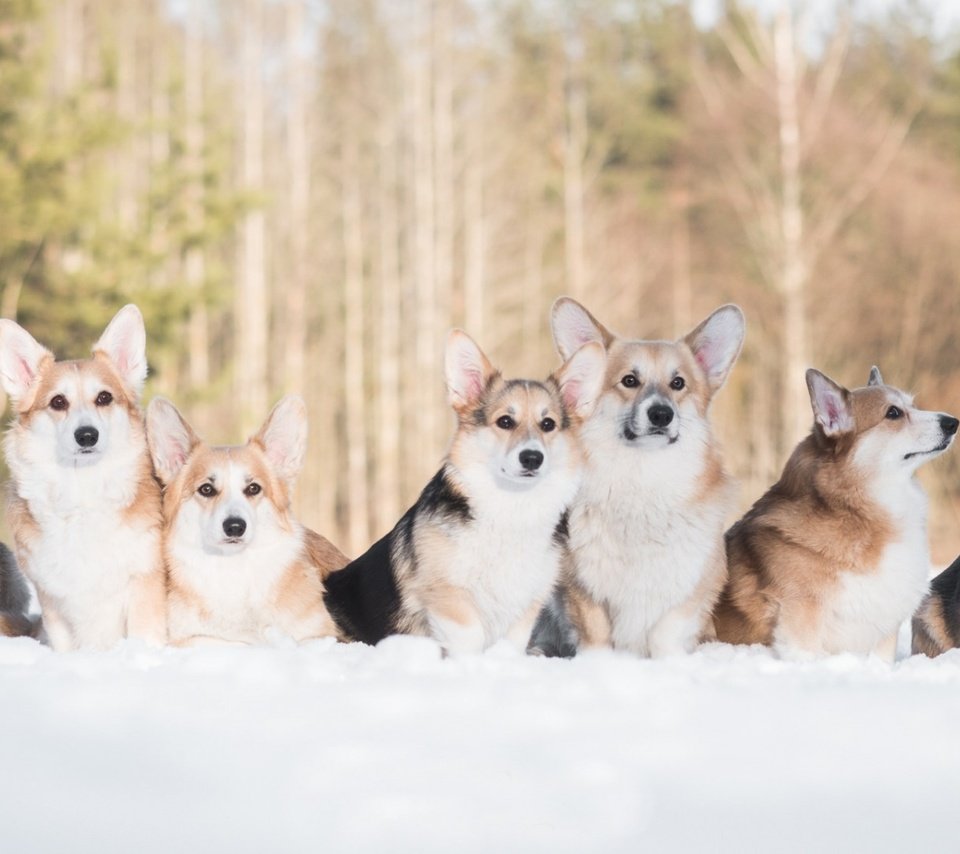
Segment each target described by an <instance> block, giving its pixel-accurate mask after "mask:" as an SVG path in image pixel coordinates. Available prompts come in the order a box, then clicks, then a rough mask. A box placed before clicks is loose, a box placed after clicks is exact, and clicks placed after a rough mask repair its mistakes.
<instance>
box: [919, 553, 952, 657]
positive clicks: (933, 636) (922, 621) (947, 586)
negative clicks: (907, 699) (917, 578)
mask: <svg viewBox="0 0 960 854" xmlns="http://www.w3.org/2000/svg"><path fill="white" fill-rule="evenodd" d="M958 646H960V557H958V558H957V559H956V560H955V561H954V562H953V563H952V564H950V566H948V567H947V568H946V569H945V570H944V571H943V572H941V573H940V574H939V575H938V576H937V577H936V578H934V579H933V581H931V582H930V592H929V593H928V594H927V596H926V598H924V600H923V601H922V602H921V603H920V607H919V608H918V609H917V612H916V614H914V615H913V643H912V652H913V654H914V655H918V654H922V655H926V656H929V657H930V658H936V657H937V656H938V655H940V654H942V653H944V652H946V651H947V650H948V649H954V648H955V647H958Z"/></svg>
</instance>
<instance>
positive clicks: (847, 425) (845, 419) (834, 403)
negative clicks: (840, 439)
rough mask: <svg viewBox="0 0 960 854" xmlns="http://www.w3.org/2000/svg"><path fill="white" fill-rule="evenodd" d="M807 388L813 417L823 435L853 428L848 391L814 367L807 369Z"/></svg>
mask: <svg viewBox="0 0 960 854" xmlns="http://www.w3.org/2000/svg"><path fill="white" fill-rule="evenodd" d="M807 390H808V391H809V392H810V405H811V406H812V407H813V418H814V420H815V421H816V423H817V424H818V425H819V426H820V429H821V430H823V432H824V435H826V436H830V437H831V438H832V437H834V436H839V435H841V434H842V433H849V432H850V431H851V430H853V428H854V426H855V425H854V421H853V413H852V412H851V410H850V392H849V391H847V390H846V389H845V388H844V387H843V386H841V385H837V384H836V383H835V382H834V381H833V380H832V379H830V377H828V376H827V375H826V374H822V373H820V371H817V370H815V369H814V368H809V369H808V370H807Z"/></svg>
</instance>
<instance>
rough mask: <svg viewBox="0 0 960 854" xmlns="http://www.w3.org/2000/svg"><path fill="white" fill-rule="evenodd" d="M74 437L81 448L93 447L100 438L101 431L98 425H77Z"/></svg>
mask: <svg viewBox="0 0 960 854" xmlns="http://www.w3.org/2000/svg"><path fill="white" fill-rule="evenodd" d="M73 438H74V439H76V440H77V444H78V445H79V446H80V447H81V448H92V447H93V446H94V445H96V444H97V440H98V439H99V438H100V431H99V430H97V428H96V427H77V429H76V430H74V431H73Z"/></svg>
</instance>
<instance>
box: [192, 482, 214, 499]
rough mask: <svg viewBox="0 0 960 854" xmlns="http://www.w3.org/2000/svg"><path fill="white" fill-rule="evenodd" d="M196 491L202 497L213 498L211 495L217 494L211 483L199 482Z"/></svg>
mask: <svg viewBox="0 0 960 854" xmlns="http://www.w3.org/2000/svg"><path fill="white" fill-rule="evenodd" d="M197 492H199V493H200V494H201V495H202V496H203V497H204V498H213V496H214V495H216V494H217V490H216V489H214V488H213V484H212V483H201V484H200V488H199V489H198V490H197Z"/></svg>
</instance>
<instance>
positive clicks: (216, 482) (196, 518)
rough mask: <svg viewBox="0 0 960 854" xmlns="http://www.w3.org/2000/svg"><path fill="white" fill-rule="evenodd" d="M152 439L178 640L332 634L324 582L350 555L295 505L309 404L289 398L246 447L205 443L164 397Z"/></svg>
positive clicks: (156, 404)
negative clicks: (296, 512) (296, 513)
mask: <svg viewBox="0 0 960 854" xmlns="http://www.w3.org/2000/svg"><path fill="white" fill-rule="evenodd" d="M147 433H148V437H149V442H150V450H151V453H152V454H153V461H154V465H155V467H156V472H157V476H158V477H159V478H160V480H161V481H162V482H163V484H164V491H163V512H164V518H165V527H164V537H163V544H164V554H165V556H166V561H167V569H168V572H169V603H168V604H169V625H170V641H171V643H173V644H176V645H180V646H187V645H191V646H192V645H198V644H203V643H208V642H214V643H216V642H220V643H248V644H254V643H262V642H264V641H266V640H271V639H274V638H276V639H279V638H282V637H287V638H292V639H293V640H296V641H304V640H308V639H311V638H319V637H332V636H335V634H336V629H335V627H334V624H333V621H332V620H331V619H330V615H329V614H328V613H327V609H326V608H325V607H324V604H323V589H324V588H323V583H324V579H325V578H326V576H327V574H328V573H329V572H330V571H331V570H333V569H337V568H339V567H341V566H343V565H344V564H345V563H346V562H347V559H346V558H345V557H344V556H343V555H342V554H341V553H340V551H339V550H338V549H337V548H336V547H335V546H334V545H332V544H331V543H330V542H328V541H327V540H326V539H324V538H323V537H321V536H320V535H319V534H317V533H314V532H313V531H311V530H309V529H308V528H305V527H304V526H303V525H301V524H300V523H299V522H298V521H297V520H296V519H295V518H294V517H293V515H292V513H291V509H290V497H291V491H292V490H293V487H294V483H295V481H296V478H297V475H298V474H299V473H300V469H301V467H302V465H303V457H304V453H305V451H306V442H307V410H306V406H305V404H304V402H303V400H302V398H300V397H297V396H294V395H290V396H288V397H285V398H283V399H282V400H281V401H280V402H279V403H278V404H277V405H276V406H275V407H274V409H273V411H272V412H271V413H270V416H269V417H268V418H267V420H266V422H265V423H264V424H263V426H262V427H261V428H260V430H259V432H258V433H257V434H256V435H255V436H253V437H252V438H251V439H250V440H249V441H248V442H247V443H246V444H245V445H240V446H236V447H211V446H209V445H207V444H206V443H204V442H203V441H201V440H200V439H199V438H198V437H197V435H196V433H194V431H193V430H192V428H191V427H190V425H189V424H187V422H186V421H185V420H184V418H183V416H181V415H180V413H179V412H178V411H177V409H176V408H175V407H174V405H173V404H172V403H170V402H169V401H168V400H165V399H164V398H154V399H153V400H152V401H151V402H150V406H149V407H148V408H147Z"/></svg>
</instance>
